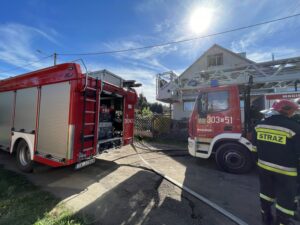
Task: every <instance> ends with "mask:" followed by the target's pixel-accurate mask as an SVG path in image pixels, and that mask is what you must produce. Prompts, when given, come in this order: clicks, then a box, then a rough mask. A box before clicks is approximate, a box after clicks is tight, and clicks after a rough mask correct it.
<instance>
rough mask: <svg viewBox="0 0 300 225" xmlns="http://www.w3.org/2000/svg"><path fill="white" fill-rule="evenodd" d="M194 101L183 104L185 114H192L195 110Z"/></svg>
mask: <svg viewBox="0 0 300 225" xmlns="http://www.w3.org/2000/svg"><path fill="white" fill-rule="evenodd" d="M194 104H195V101H194V100H188V101H184V102H183V111H184V112H191V111H193V109H194Z"/></svg>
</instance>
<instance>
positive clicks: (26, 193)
mask: <svg viewBox="0 0 300 225" xmlns="http://www.w3.org/2000/svg"><path fill="white" fill-rule="evenodd" d="M59 202H60V200H59V199H58V198H56V197H55V196H53V195H52V194H50V193H48V192H46V191H43V190H41V189H40V188H39V187H37V186H35V185H33V184H32V183H30V182H29V181H28V180H27V179H26V177H24V176H22V175H20V174H17V173H15V172H11V171H7V170H5V169H3V168H2V167H0V224H3V225H4V224H7V225H12V224H18V225H27V224H34V225H50V224H51V225H52V224H53V225H65V224H68V225H81V224H84V222H83V220H82V219H81V218H79V217H77V216H73V215H72V213H71V212H70V211H69V210H67V209H66V208H65V207H64V206H63V205H61V204H58V203H59Z"/></svg>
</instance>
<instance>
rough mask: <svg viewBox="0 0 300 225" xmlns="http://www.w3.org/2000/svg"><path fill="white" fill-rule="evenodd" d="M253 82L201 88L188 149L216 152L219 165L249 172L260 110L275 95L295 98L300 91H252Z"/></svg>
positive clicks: (196, 153)
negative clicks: (254, 133)
mask: <svg viewBox="0 0 300 225" xmlns="http://www.w3.org/2000/svg"><path fill="white" fill-rule="evenodd" d="M250 89H251V87H250V85H244V86H243V85H229V86H214V87H208V88H201V89H199V90H198V91H199V95H198V98H197V99H196V102H195V104H194V110H193V112H192V114H191V116H190V119H189V139H188V150H189V153H190V154H191V155H192V156H195V157H200V158H209V157H210V156H212V155H214V156H215V160H216V163H217V165H218V167H219V168H221V169H222V170H225V171H227V172H231V173H245V172H248V171H249V170H250V169H251V168H252V166H253V165H254V160H253V156H252V154H251V150H252V143H251V133H252V130H253V128H254V126H255V124H256V122H257V121H258V120H260V119H262V118H263V115H262V114H261V113H260V111H261V110H263V109H266V108H270V107H271V106H272V104H273V102H274V101H275V100H276V99H294V98H299V97H300V92H297V91H296V92H287V93H259V92H255V91H254V92H253V93H250Z"/></svg>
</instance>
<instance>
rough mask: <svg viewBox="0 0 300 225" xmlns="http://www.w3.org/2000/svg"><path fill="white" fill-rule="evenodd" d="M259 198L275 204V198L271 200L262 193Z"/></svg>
mask: <svg viewBox="0 0 300 225" xmlns="http://www.w3.org/2000/svg"><path fill="white" fill-rule="evenodd" d="M259 197H260V198H262V199H264V200H266V201H268V202H275V198H270V197H269V196H266V195H264V194H262V193H259Z"/></svg>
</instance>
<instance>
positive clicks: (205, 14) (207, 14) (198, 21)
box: [189, 7, 212, 34]
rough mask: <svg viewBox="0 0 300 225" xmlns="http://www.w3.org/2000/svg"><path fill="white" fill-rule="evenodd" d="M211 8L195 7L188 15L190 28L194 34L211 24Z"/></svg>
mask: <svg viewBox="0 0 300 225" xmlns="http://www.w3.org/2000/svg"><path fill="white" fill-rule="evenodd" d="M211 20H212V10H211V9H210V8H205V7H201V8H197V9H195V10H194V11H193V12H192V14H191V16H190V23H189V25H190V29H191V31H193V32H194V33H196V34H200V33H202V32H203V31H205V30H206V29H207V28H208V26H209V25H210V24H211Z"/></svg>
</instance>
